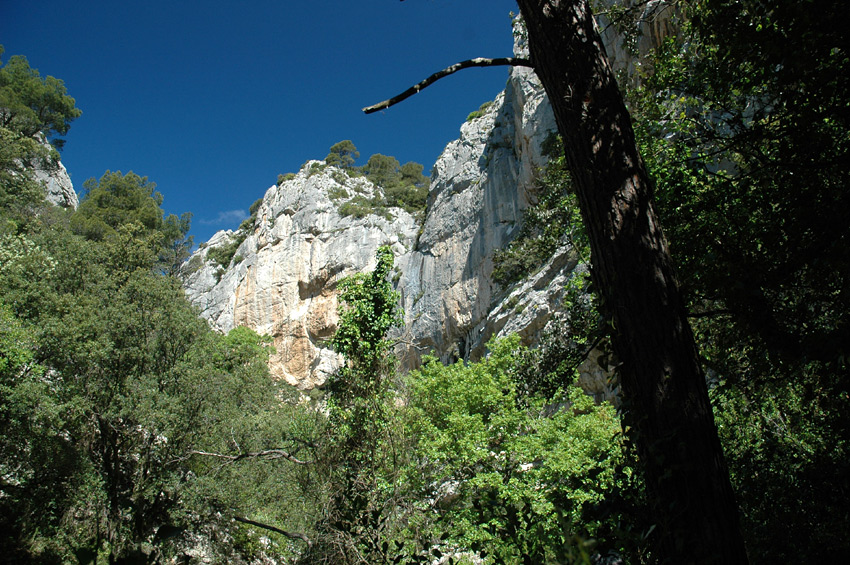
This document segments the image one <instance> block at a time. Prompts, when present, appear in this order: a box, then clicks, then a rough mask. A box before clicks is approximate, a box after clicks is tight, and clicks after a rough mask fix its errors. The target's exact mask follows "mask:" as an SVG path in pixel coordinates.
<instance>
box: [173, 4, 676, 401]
mask: <svg viewBox="0 0 850 565" xmlns="http://www.w3.org/2000/svg"><path fill="white" fill-rule="evenodd" d="M662 4H664V2H662V1H661V0H656V1H655V2H651V3H650V5H647V7H646V8H645V10H647V11H649V10H650V9H653V10H658V9H659V5H662ZM648 13H650V12H648ZM652 13H655V12H652ZM658 21H660V20H658V19H657V18H656V19H655V20H653V22H656V24H657V22H658ZM642 25H655V24H651V23H645V24H642ZM656 27H658V26H657V25H656ZM653 30H654V28H653V29H650V33H653ZM660 34H661V32H659V33H658V34H657V35H659V36H660ZM607 39H608V40H609V53H612V54H613V59H614V61H613V65H614V67H615V68H621V69H630V68H633V66H634V62H633V61H632V60H631V57H632V55H631V54H630V53H629V52H628V51H627V50H625V49H622V47H621V39H620V38H619V37H618V36H615V35H612V34H608V35H607ZM656 39H657V38H653V41H654V40H656ZM515 51H516V53H517V54H518V55H524V54H527V53H526V52H525V51H526V47H525V45H524V39H523V38H522V37H521V35H519V34H518V35H517V40H516V45H515ZM556 131H557V127H556V125H555V120H554V116H553V114H552V110H551V107H550V105H549V103H548V100H547V99H546V96H545V93H544V92H543V89H542V87H541V85H540V83H539V81H538V80H537V77H536V75H535V74H534V72H533V71H532V70H531V69H528V68H522V67H515V68H512V70H511V72H510V78H509V80H508V84H507V87H506V89H505V90H504V91H503V92H502V93H500V94H499V95H498V96H497V97H496V99H495V100H494V101H493V103H492V104H491V105H490V106H489V107H488V108H487V110H486V111H485V112H484V113H483V115H481V116H480V117H478V118H476V119H473V120H470V121H469V122H467V123H465V124H463V126H461V130H460V137H459V138H458V139H457V140H455V141H453V142H451V143H449V144H448V145H447V146H446V148H445V150H444V151H443V153H442V155H441V156H440V157H439V159H438V160H437V162H436V164H435V165H434V168H433V171H432V174H431V190H430V194H429V198H428V210H427V214H426V216H425V219H424V223H423V224H422V225H421V227H420V226H419V225H417V223H416V222H415V221H414V218H412V217H411V216H410V215H409V214H407V213H405V212H404V211H402V210H396V209H394V210H393V215H394V219H393V220H392V221H388V220H386V219H385V218H381V217H379V216H374V215H370V216H367V217H365V218H363V219H360V220H355V219H353V218H351V217H342V216H340V214H339V213H338V211H337V206H338V205H339V204H340V203H341V201H337V202H333V201H331V199H330V198H329V197H328V194H332V193H333V191H335V190H336V191H339V189H340V188H344V189H345V190H347V191H348V193H349V197H350V196H352V195H353V194H354V193H355V192H358V191H360V192H362V193H363V194H365V195H366V196H371V195H372V193H373V192H374V191H375V190H376V188H375V187H374V186H372V185H371V183H369V182H368V181H366V180H365V179H362V178H361V179H348V180H345V179H344V178H343V180H345V182H344V183H342V184H340V182H339V180H340V179H341V178H342V177H341V176H340V175H341V172H340V171H339V170H338V169H336V168H334V167H329V168H327V169H325V170H324V171H322V172H319V173H315V174H313V175H310V174H309V170H310V166H309V164H308V165H307V166H305V168H304V169H302V171H301V172H300V173H299V174H298V175H297V176H296V178H294V179H292V180H289V181H287V182H284V183H283V184H282V185H280V186H273V187H271V188H270V189H269V190H268V192H267V193H266V195H265V198H264V201H263V204H262V205H261V207H260V209H259V211H258V214H257V220H256V221H255V223H254V228H253V232H252V233H251V234H250V235H249V236H248V237H247V239H246V240H245V241H244V243H242V245H241V246H240V247H239V249H238V251H237V258H240V259H241V260H239V261H236V262H235V264H231V265H230V266H229V267H228V268H227V269H226V270H225V271H224V273H223V274H220V273H217V267H215V266H213V265H211V264H209V263H208V262H206V254H207V252H208V250H209V249H210V248H212V247H217V246H219V245H222V244H225V243H227V242H228V241H229V239H230V238H231V237H232V236H233V234H232V233H230V232H219V233H218V234H216V235H215V236H214V237H213V238H212V239H211V240H210V242H209V243H208V247H207V248H206V249H203V250H201V251H199V252H198V253H197V254H196V256H195V257H193V258H192V259H191V260H190V262H189V264H188V265H189V267H188V269H189V270H190V271H191V270H192V269H191V266H192V265H193V264H194V265H195V267H196V268H195V269H194V272H191V274H189V276H188V279H187V283H186V287H187V293H188V295H189V297H190V299H191V300H192V302H193V303H195V304H196V305H198V306H199V307H200V308H201V311H202V314H203V315H204V316H205V317H206V318H208V319H209V320H210V321H211V322H212V324H213V325H214V326H215V327H217V328H219V329H221V330H223V331H227V330H229V329H231V328H233V327H235V326H237V325H247V326H249V327H251V328H253V329H255V330H257V331H258V332H261V333H266V334H270V335H272V336H273V337H274V342H275V347H276V348H277V355H275V356H274V358H273V359H272V362H271V368H272V372H273V374H275V375H277V376H278V377H280V378H284V379H286V380H287V381H288V382H290V383H292V384H295V385H297V386H299V387H301V388H304V389H308V388H313V387H316V386H320V385H321V384H322V383H323V382H324V381H325V379H326V378H327V376H328V375H329V374H330V373H331V372H332V371H333V370H335V369H336V368H337V367H338V365H339V362H340V360H339V359H338V358H337V357H336V355H335V354H333V352H332V351H331V350H330V349H329V348H328V347H327V346H326V344H325V340H327V339H328V338H329V337H330V336H331V335H332V334H333V332H334V330H335V329H336V323H337V313H336V312H337V298H336V293H335V288H336V283H337V281H338V280H339V278H340V277H342V276H345V275H347V274H350V273H353V272H357V271H363V270H367V269H371V268H373V267H374V256H375V251H376V249H377V248H378V247H379V246H380V245H383V244H387V243H390V244H392V245H393V248H394V250H395V253H396V266H397V268H398V269H399V270H400V278H398V280H397V283H396V286H397V288H398V290H399V291H400V292H401V294H402V302H403V306H404V309H405V328H404V329H403V330H402V332H401V333H403V339H402V340H401V343H403V344H405V345H403V346H401V347H400V348H399V351H398V353H399V356H400V358H401V360H402V363H403V364H404V365H406V366H407V367H415V366H417V365H418V363H419V361H420V359H421V356H422V355H423V354H428V353H431V354H435V355H437V356H438V357H439V358H441V359H442V360H444V361H451V360H454V359H459V358H462V359H471V360H476V359H479V358H481V357H482V356H483V355H484V354H486V348H485V344H486V343H487V341H488V340H489V339H490V338H491V337H493V336H499V337H503V336H506V335H509V334H511V333H517V334H519V335H520V336H521V338H522V340H523V342H525V343H526V344H531V343H534V342H535V341H536V340H537V338H538V337H539V336H540V335H541V333H542V332H543V331H544V329H545V328H546V326H547V324H548V323H550V322H551V321H553V320H554V319H555V318H556V317H557V315H558V313H559V312H560V311H561V302H562V300H563V298H564V296H563V291H564V286H565V283H566V282H567V280H569V278H570V277H574V276H579V275H582V274H583V273H585V272H586V267H585V266H584V265H581V264H580V263H579V261H578V258H577V256H576V254H575V252H574V251H573V250H572V249H571V248H570V247H569V246H564V247H562V248H561V249H559V250H558V251H557V252H556V253H555V255H554V256H553V257H552V258H550V260H549V261H548V262H547V263H546V264H545V265H541V266H540V268H539V269H538V270H537V271H536V272H535V274H533V275H532V276H530V277H529V278H528V279H526V280H525V281H523V282H522V283H520V284H519V285H516V286H515V287H512V288H508V289H505V288H502V287H500V285H498V284H497V283H495V282H494V281H493V279H492V271H493V254H494V252H495V251H496V250H498V249H502V248H504V247H505V246H507V245H508V244H509V243H510V241H511V240H512V239H513V238H514V237H515V236H516V235H517V233H518V230H519V227H520V224H521V221H522V217H523V211H524V210H525V208H527V207H528V206H529V204H530V203H531V202H533V201H534V198H535V196H534V195H535V177H536V175H537V174H538V172H539V170H540V169H541V168H542V167H543V166H544V165H545V161H546V159H545V157H544V156H543V155H542V151H541V145H542V144H543V142H544V140H545V139H546V138H547V137H548V136H549V135H552V134H554V133H556ZM218 277H220V280H219V278H218ZM596 357H598V354H597V353H593V354H591V355H590V356H589V359H588V361H587V362H586V363H585V364H584V365H583V366H582V367H581V368H580V374H581V377H580V383H581V385H582V386H583V388H584V389H585V390H586V391H587V392H588V393H590V394H592V395H593V396H594V397H596V398H597V399H602V398H610V397H611V396H612V395H613V394H614V393H615V391H614V389H613V386H612V385H611V383H609V381H608V373H607V372H606V371H604V370H603V369H602V368H601V367H600V366H599V364H598V363H597V361H596Z"/></svg>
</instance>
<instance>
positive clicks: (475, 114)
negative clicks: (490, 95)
mask: <svg viewBox="0 0 850 565" xmlns="http://www.w3.org/2000/svg"><path fill="white" fill-rule="evenodd" d="M492 105H493V101H492V100H491V101H489V102H485V103H483V104H482V105H481V106H479V108H478V109H477V110H475V111H474V112H470V113H469V115H468V116H467V117H466V121H467V122H471V121H472V120H475V119H478V118H480V117H481V116H483V115H484V114H485V113H486V112H487V110H489V109H490V106H492Z"/></svg>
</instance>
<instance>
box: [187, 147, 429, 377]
mask: <svg viewBox="0 0 850 565" xmlns="http://www.w3.org/2000/svg"><path fill="white" fill-rule="evenodd" d="M377 190H378V189H377V188H376V187H375V186H374V185H373V184H372V183H370V182H369V181H367V180H366V179H364V178H362V177H361V178H351V177H349V176H348V175H347V174H346V173H345V172H344V171H342V170H340V169H338V168H336V167H323V163H322V162H321V161H313V162H310V163H308V164H307V165H305V167H304V168H302V170H301V172H299V173H298V174H297V175H296V176H295V177H294V178H292V179H290V180H287V181H284V182H283V183H281V184H280V185H276V186H273V187H271V188H269V189H268V191H267V192H266V194H265V197H264V198H263V203H262V205H261V206H260V207H259V209H258V210H257V213H256V217H255V220H254V222H253V226H252V227H251V228H250V230H249V231H250V233H249V234H248V236H247V238H246V239H245V240H244V241H243V242H242V244H241V245H240V246H239V248H238V249H237V251H236V255H235V256H234V258H233V260H232V261H231V263H230V264H229V266H228V267H227V269H225V270H223V272H222V270H221V268H220V267H218V266H217V265H216V264H214V263H213V262H211V261H209V257H208V255H209V252H210V250H211V249H213V248H215V247H218V246H221V245H224V244H227V243H228V242H229V241H230V240H231V239H232V238H233V237H234V234H233V233H232V232H219V233H217V234H215V235H214V236H213V238H212V239H211V240H210V241H209V242H208V243H207V245H206V246H205V247H204V248H203V249H200V250H199V251H198V252H197V253H196V254H195V255H194V256H193V257H192V258H191V259H190V260H189V262H188V263H187V265H186V273H187V277H186V291H187V294H188V296H189V298H190V300H191V301H192V302H193V303H194V304H196V305H197V306H198V307H200V309H201V314H202V315H203V316H204V317H206V318H207V319H209V320H210V322H211V323H212V324H213V326H214V327H216V328H218V329H220V330H222V331H228V330H230V329H232V328H234V327H236V326H240V325H245V326H248V327H251V328H253V329H255V330H256V331H258V332H260V333H264V334H268V335H271V336H273V337H274V346H275V348H276V350H277V353H276V354H275V355H274V356H273V357H272V359H271V370H272V374H273V375H275V376H277V377H278V378H282V379H285V380H286V381H287V382H289V383H291V384H293V385H297V386H299V387H301V388H304V389H309V388H314V387H317V386H321V385H322V384H323V383H324V381H325V379H326V378H327V375H328V374H329V373H330V372H332V371H333V370H334V369H335V368H336V367H337V366H338V365H339V360H338V358H337V356H336V355H335V354H334V353H333V351H331V350H330V348H329V347H328V346H327V344H326V343H325V342H326V341H327V339H328V338H330V337H331V336H332V335H333V333H334V331H335V330H336V323H337V298H336V292H335V290H336V284H337V282H338V281H339V279H340V278H341V277H343V276H345V275H348V274H351V273H354V272H358V271H363V270H366V269H371V268H373V267H374V263H375V251H376V250H377V248H378V247H379V246H381V245H391V246H392V247H393V251H394V252H395V254H396V255H397V256H404V255H405V254H407V253H410V250H411V249H412V247H413V244H414V241H415V239H416V233H417V230H418V225H417V223H416V221H415V220H414V219H413V217H412V216H411V215H410V214H408V213H407V212H405V211H404V210H402V209H399V208H391V209H389V210H387V211H386V212H387V215H386V216H382V215H375V214H369V215H367V216H365V217H363V218H359V219H358V218H355V217H354V216H343V215H341V214H340V211H339V208H340V206H341V205H342V204H343V203H345V202H346V201H347V200H350V199H351V198H353V197H354V196H356V195H361V196H365V197H367V198H371V197H372V195H373V194H374V192H375V191H377ZM332 196H333V197H334V198H331V197H332Z"/></svg>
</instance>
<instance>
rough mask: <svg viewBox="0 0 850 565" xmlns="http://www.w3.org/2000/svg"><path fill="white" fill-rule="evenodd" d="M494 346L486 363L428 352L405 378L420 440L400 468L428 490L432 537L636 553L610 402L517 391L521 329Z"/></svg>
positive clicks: (497, 552)
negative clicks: (442, 358) (448, 361)
mask: <svg viewBox="0 0 850 565" xmlns="http://www.w3.org/2000/svg"><path fill="white" fill-rule="evenodd" d="M489 346H490V349H491V353H490V355H489V356H488V357H487V358H486V359H484V360H482V361H481V362H479V363H472V364H464V363H463V362H459V363H455V364H454V365H451V366H448V367H445V366H443V365H442V364H440V363H439V362H438V361H437V360H435V359H430V360H428V361H426V363H425V364H424V366H423V367H422V368H421V369H419V370H417V371H413V372H411V373H410V374H409V375H408V376H407V378H406V382H407V387H408V388H407V406H406V408H405V409H404V412H403V418H404V422H405V424H404V425H405V428H406V429H407V430H408V433H410V434H411V436H412V437H413V438H415V444H414V445H413V446H412V449H413V454H414V455H413V456H412V458H411V459H412V460H411V462H410V463H409V464H408V465H407V466H406V467H405V471H406V473H405V475H404V480H405V482H406V483H407V484H409V485H410V487H409V488H412V489H419V493H420V494H419V499H420V500H423V499H424V500H430V501H432V502H431V504H432V505H433V510H432V512H431V513H430V517H429V518H428V519H427V520H428V521H427V522H426V523H427V524H428V525H427V530H426V531H428V534H429V535H430V536H431V539H432V540H433V539H440V540H441V542H440V546H441V548H442V549H441V550H442V551H443V552H445V553H448V552H450V551H451V552H460V553H462V552H464V551H469V550H473V551H476V552H483V553H484V554H486V555H491V556H493V558H494V559H495V561H494V562H496V563H529V564H530V563H555V562H557V563H581V562H589V560H590V557H591V554H593V553H602V554H604V553H607V552H608V551H609V550H614V551H617V552H618V553H620V554H621V555H622V554H628V553H630V552H631V551H632V542H630V541H628V540H627V537H628V536H623V535H622V532H621V531H617V529H618V528H621V529H622V528H623V527H624V526H625V525H626V524H627V523H630V522H631V523H634V522H633V520H632V519H630V518H629V517H628V516H629V512H628V511H629V510H633V509H632V508H626V507H625V506H623V505H622V501H623V500H624V493H626V492H630V491H632V490H633V488H634V485H633V481H634V478H633V474H632V472H631V470H630V469H629V468H628V467H626V466H625V456H624V448H623V445H622V444H621V443H620V439H621V438H620V424H619V420H618V418H617V415H616V412H615V410H614V408H613V407H612V406H611V405H610V404H601V405H598V406H597V405H596V404H595V403H594V401H593V400H592V399H591V398H590V397H588V396H587V395H585V394H584V393H583V392H582V391H581V390H580V389H578V388H577V387H573V386H567V387H565V388H562V389H560V390H558V391H555V392H554V394H553V395H552V396H551V397H548V398H544V397H541V396H534V397H527V398H526V399H525V401H524V402H520V393H519V392H518V391H517V388H516V386H517V385H516V379H515V375H514V373H515V371H516V370H517V369H518V368H519V367H521V365H522V364H523V363H524V359H525V357H526V355H527V351H526V350H525V349H524V348H522V347H519V339H518V337H516V336H513V337H511V338H508V339H505V340H500V341H493V342H491V343H490V344H489ZM565 382H569V381H565ZM424 516H429V513H425V514H424ZM420 519H421V518H420ZM591 539H593V540H595V541H594V542H593V544H590V543H588V542H589V541H590V540H591ZM594 544H595V545H594Z"/></svg>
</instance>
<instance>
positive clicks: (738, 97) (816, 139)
mask: <svg viewBox="0 0 850 565" xmlns="http://www.w3.org/2000/svg"><path fill="white" fill-rule="evenodd" d="M681 8H682V10H683V15H684V21H683V24H682V29H681V33H680V35H679V36H678V37H675V38H670V39H668V40H667V42H666V43H665V44H664V45H663V46H662V48H661V49H660V50H659V51H658V53H657V54H656V57H655V59H654V60H653V62H652V65H651V66H652V68H653V69H654V73H653V74H652V75H651V76H648V77H645V80H644V82H643V84H642V85H641V87H640V88H639V89H638V90H637V91H636V92H635V93H634V94H635V95H634V96H633V100H632V106H633V108H634V109H635V111H636V112H637V114H638V115H639V119H638V120H637V123H638V126H639V127H638V128H637V133H638V138H639V140H640V143H641V144H642V146H643V150H642V153H643V154H644V155H645V156H646V157H647V165H648V167H649V168H650V171H651V173H652V174H653V175H654V176H655V178H656V179H657V182H656V188H657V191H656V194H657V196H658V202H659V205H660V206H659V209H660V213H661V214H662V215H663V217H664V219H665V225H666V226H668V229H669V231H668V234H669V236H670V241H671V252H672V253H673V255H674V257H675V258H676V260H677V263H678V264H679V272H680V275H681V278H682V282H683V289H684V291H685V293H686V297H687V299H688V303H689V308H690V310H691V312H692V315H693V316H694V318H693V320H694V328H695V331H696V334H697V338H698V340H699V342H700V345H701V349H702V352H703V358H704V363H705V364H706V365H707V366H708V367H709V369H710V371H711V374H713V375H715V380H716V381H717V382H718V383H719V386H718V388H717V390H716V391H715V393H714V401H715V410H716V412H717V414H718V419H719V421H720V422H721V423H722V426H721V437H722V439H723V442H724V447H725V449H726V451H727V454H728V456H729V462H730V467H731V470H732V475H733V479H734V481H735V484H736V487H737V489H738V492H739V495H740V498H741V506H742V511H743V527H744V530H745V533H746V535H747V542H748V546H749V547H750V553H751V558H752V560H753V561H754V562H762V560H763V562H776V561H807V560H829V559H830V558H834V557H835V556H837V555H843V554H846V553H847V551H848V548H847V547H846V544H843V543H842V542H840V541H838V540H839V539H841V535H840V534H838V532H842V531H844V530H846V529H847V527H848V524H847V519H846V514H845V513H842V512H840V511H834V510H833V508H834V507H833V501H834V497H833V493H834V492H835V491H836V489H840V488H842V487H839V486H838V485H840V484H843V482H845V477H846V476H847V473H848V468H847V465H846V461H847V458H846V456H845V448H844V446H845V445H846V444H847V439H848V437H850V421H848V418H847V417H846V414H848V408H850V407H849V406H848V404H847V402H848V398H847V396H846V394H844V391H846V386H847V382H848V377H850V369H848V366H847V362H846V359H847V343H850V340H848V331H850V330H848V326H847V323H846V320H847V313H848V311H850V302H848V294H847V292H846V291H845V290H844V289H846V288H847V277H848V272H850V265H848V263H847V261H848V256H847V254H846V253H843V252H841V251H839V247H841V245H842V243H841V242H844V241H847V240H848V237H850V230H848V225H847V222H846V221H844V217H843V216H844V215H843V210H845V209H846V208H847V206H848V202H847V198H848V196H847V191H846V186H847V181H848V178H850V176H848V167H847V165H846V163H847V162H848V160H850V156H848V151H850V114H848V106H847V104H846V100H847V99H848V96H850V83H848V81H847V79H846V78H845V77H846V76H847V75H848V73H850V59H848V57H847V54H846V38H845V34H844V33H843V29H842V28H841V27H840V23H839V22H841V21H844V20H845V19H846V18H847V17H848V15H850V13H848V7H847V6H846V5H845V4H842V3H835V2H819V1H818V2H810V3H803V4H800V3H787V2H778V1H767V2H764V1H758V2H757V1H750V0H741V1H727V0H704V1H699V2H691V3H688V4H686V5H682V6H681ZM744 34H745V35H744ZM826 446H830V447H826ZM767 492H771V493H773V494H772V495H770V496H767V495H765V493H767ZM791 508H793V509H794V510H793V514H794V515H793V516H791V515H789V513H788V510H789V509H791Z"/></svg>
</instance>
